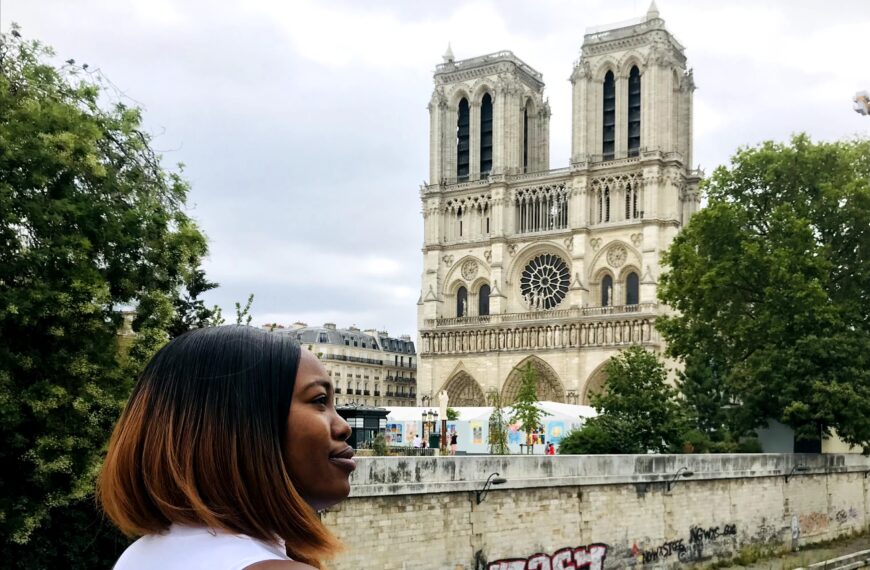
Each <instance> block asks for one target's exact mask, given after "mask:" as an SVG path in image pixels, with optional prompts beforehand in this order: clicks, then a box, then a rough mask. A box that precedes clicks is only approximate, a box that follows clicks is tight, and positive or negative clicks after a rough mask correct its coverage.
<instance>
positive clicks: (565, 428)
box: [387, 402, 596, 453]
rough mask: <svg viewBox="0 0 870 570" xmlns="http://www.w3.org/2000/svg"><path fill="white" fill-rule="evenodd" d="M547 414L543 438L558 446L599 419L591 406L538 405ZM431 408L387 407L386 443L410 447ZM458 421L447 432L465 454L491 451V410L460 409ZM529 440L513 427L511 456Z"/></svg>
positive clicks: (519, 428) (507, 410) (539, 450)
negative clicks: (588, 420) (575, 431)
mask: <svg viewBox="0 0 870 570" xmlns="http://www.w3.org/2000/svg"><path fill="white" fill-rule="evenodd" d="M538 406H539V407H540V408H541V409H542V410H543V411H544V415H543V417H542V418H541V423H542V424H543V426H544V434H545V435H544V437H545V440H546V441H547V442H553V443H554V444H556V445H557V446H558V444H559V442H560V441H561V440H562V438H563V437H564V436H565V434H566V433H568V432H569V431H571V430H572V429H575V428H578V427H580V426H581V425H583V422H584V421H585V420H586V418H591V417H594V416H595V415H596V413H595V409H594V408H592V407H590V406H577V405H574V404H562V403H560V402H538ZM432 409H433V408H432V407H413V408H409V407H401V408H390V407H388V408H387V410H389V412H390V413H389V414H388V415H387V443H388V444H389V445H392V446H410V445H411V444H412V442H413V440H414V437H415V436H416V435H417V434H422V432H423V414H424V413H425V412H427V411H429V410H432ZM453 409H454V410H456V411H457V412H459V419H458V420H455V421H452V420H451V421H448V422H447V432H448V433H453V432H455V433H456V434H457V443H458V445H457V448H458V450H459V451H460V452H465V453H487V452H488V451H489V419H490V416H491V415H492V411H493V408H492V407H489V406H487V407H473V408H472V407H467V408H466V407H457V408H453ZM504 411H505V416H506V418H510V415H511V412H512V410H511V408H509V407H508V408H505V410H504ZM441 419H443V418H439V420H438V426H437V427H436V431H440V430H441V425H440V424H441ZM525 442H526V437H525V433H524V432H523V430H522V426H521V425H520V424H519V423H516V424H512V425H511V426H510V428H509V431H508V447H509V448H510V450H511V452H512V453H519V452H520V450H521V448H520V444H525ZM536 452H537V453H543V446H542V445H541V446H539V447H538V448H536Z"/></svg>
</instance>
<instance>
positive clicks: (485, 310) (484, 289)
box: [477, 284, 490, 316]
mask: <svg viewBox="0 0 870 570" xmlns="http://www.w3.org/2000/svg"><path fill="white" fill-rule="evenodd" d="M489 294H490V289H489V285H485V284H484V285H481V286H480V290H479V291H478V292H477V314H478V315H483V316H486V315H488V314H489Z"/></svg>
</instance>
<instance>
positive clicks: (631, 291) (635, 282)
mask: <svg viewBox="0 0 870 570" xmlns="http://www.w3.org/2000/svg"><path fill="white" fill-rule="evenodd" d="M639 302H640V279H639V278H638V276H637V273H635V272H634V271H632V272H631V273H629V274H628V276H627V277H626V278H625V304H626V305H637V304H638V303H639Z"/></svg>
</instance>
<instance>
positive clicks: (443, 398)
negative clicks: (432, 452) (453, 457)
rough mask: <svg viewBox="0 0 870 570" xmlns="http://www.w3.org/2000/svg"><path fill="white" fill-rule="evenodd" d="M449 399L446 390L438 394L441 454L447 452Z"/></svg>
mask: <svg viewBox="0 0 870 570" xmlns="http://www.w3.org/2000/svg"><path fill="white" fill-rule="evenodd" d="M449 400H450V397H449V396H448V395H447V391H446V390H441V393H440V394H438V410H439V411H440V412H441V453H446V452H447V403H448V401H449Z"/></svg>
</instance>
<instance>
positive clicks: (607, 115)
mask: <svg viewBox="0 0 870 570" xmlns="http://www.w3.org/2000/svg"><path fill="white" fill-rule="evenodd" d="M603 109H604V110H603V112H604V115H603V117H602V119H603V121H602V124H603V125H604V130H603V132H602V139H601V140H602V145H601V154H602V155H603V157H602V158H603V159H604V160H612V159H613V151H614V148H615V144H616V81H615V80H614V78H613V72H612V71H608V72H607V75H605V76H604V108H603Z"/></svg>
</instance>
